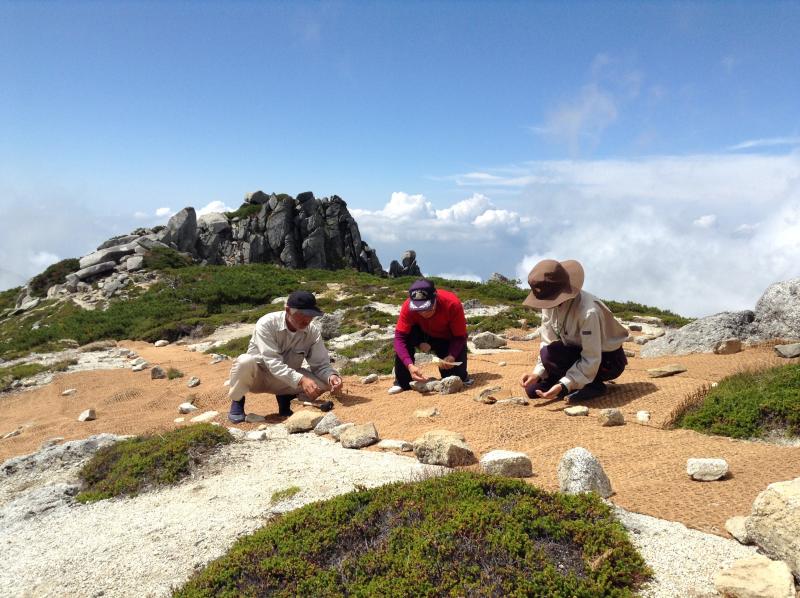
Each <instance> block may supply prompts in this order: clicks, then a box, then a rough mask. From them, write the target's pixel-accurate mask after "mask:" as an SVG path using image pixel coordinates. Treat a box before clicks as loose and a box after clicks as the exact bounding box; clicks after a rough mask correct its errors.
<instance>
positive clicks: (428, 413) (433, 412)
mask: <svg viewBox="0 0 800 598" xmlns="http://www.w3.org/2000/svg"><path fill="white" fill-rule="evenodd" d="M437 415H439V408H438V407H428V408H427V409H417V410H416V411H415V412H414V417H436V416H437Z"/></svg>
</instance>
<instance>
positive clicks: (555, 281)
mask: <svg viewBox="0 0 800 598" xmlns="http://www.w3.org/2000/svg"><path fill="white" fill-rule="evenodd" d="M528 285H529V286H530V287H531V292H530V294H529V295H528V297H527V298H526V299H525V301H523V302H522V304H523V305H527V306H528V307H538V308H540V309H546V308H549V307H555V306H556V305H559V304H560V303H563V302H564V301H566V300H567V299H572V298H573V297H575V296H576V295H577V294H578V293H580V292H581V287H583V266H581V265H580V263H579V262H576V261H575V260H566V261H563V262H559V261H556V260H542V261H541V262H539V263H538V264H536V265H535V266H534V267H533V270H531V271H530V273H529V274H528Z"/></svg>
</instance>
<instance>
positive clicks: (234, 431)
mask: <svg viewBox="0 0 800 598" xmlns="http://www.w3.org/2000/svg"><path fill="white" fill-rule="evenodd" d="M228 433H229V434H230V435H231V436H233V437H234V438H235V439H236V440H244V438H245V436H247V433H246V432H245V431H244V430H240V429H239V428H228Z"/></svg>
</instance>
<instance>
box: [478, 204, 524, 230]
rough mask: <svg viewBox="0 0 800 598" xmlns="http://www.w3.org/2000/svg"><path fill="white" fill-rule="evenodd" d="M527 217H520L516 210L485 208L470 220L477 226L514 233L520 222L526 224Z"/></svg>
mask: <svg viewBox="0 0 800 598" xmlns="http://www.w3.org/2000/svg"><path fill="white" fill-rule="evenodd" d="M527 222H528V218H525V217H520V215H519V214H517V213H516V212H509V211H508V210H486V211H485V212H483V213H482V214H480V215H478V216H476V218H475V220H474V221H473V222H472V223H473V224H474V225H475V226H477V227H478V228H483V229H486V228H500V229H505V231H506V232H509V233H516V232H519V229H520V224H526V223H527Z"/></svg>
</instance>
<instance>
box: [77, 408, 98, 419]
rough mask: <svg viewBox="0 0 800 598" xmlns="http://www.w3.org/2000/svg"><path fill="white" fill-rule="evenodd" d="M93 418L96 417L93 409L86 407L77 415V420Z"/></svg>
mask: <svg viewBox="0 0 800 598" xmlns="http://www.w3.org/2000/svg"><path fill="white" fill-rule="evenodd" d="M95 419H97V414H96V413H95V412H94V409H87V410H86V411H84V412H83V413H81V414H80V415H79V416H78V421H79V422H90V421H92V420H95Z"/></svg>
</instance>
